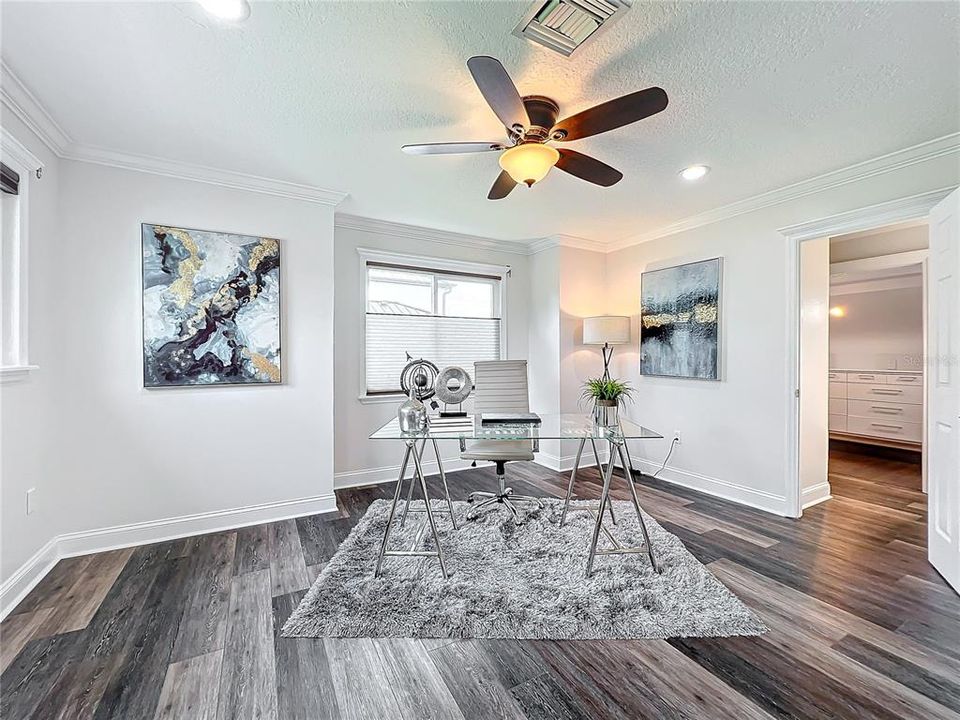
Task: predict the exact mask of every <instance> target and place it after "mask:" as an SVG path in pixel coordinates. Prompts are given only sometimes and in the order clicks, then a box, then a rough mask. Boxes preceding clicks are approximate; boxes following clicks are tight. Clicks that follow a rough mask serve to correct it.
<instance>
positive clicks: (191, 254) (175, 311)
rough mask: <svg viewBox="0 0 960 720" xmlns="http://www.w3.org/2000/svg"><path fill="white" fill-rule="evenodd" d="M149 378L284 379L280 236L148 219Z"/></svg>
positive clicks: (160, 383) (157, 382)
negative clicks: (152, 222) (150, 222)
mask: <svg viewBox="0 0 960 720" xmlns="http://www.w3.org/2000/svg"><path fill="white" fill-rule="evenodd" d="M141 235H142V242H143V384H144V386H145V387H170V386H177V385H235V384H247V383H279V382H280V243H279V242H278V241H277V240H273V239H270V238H263V237H254V236H250V235H231V234H228V233H221V232H208V231H205V230H189V229H186V228H179V227H170V226H166V225H148V224H144V225H142V226H141Z"/></svg>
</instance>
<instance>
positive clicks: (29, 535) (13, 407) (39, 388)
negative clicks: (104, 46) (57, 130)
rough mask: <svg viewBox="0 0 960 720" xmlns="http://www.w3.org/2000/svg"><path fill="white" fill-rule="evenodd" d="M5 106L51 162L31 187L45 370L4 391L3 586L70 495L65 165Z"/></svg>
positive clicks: (32, 313)
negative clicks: (59, 463)
mask: <svg viewBox="0 0 960 720" xmlns="http://www.w3.org/2000/svg"><path fill="white" fill-rule="evenodd" d="M0 107H2V109H3V115H2V122H3V127H4V130H6V131H8V132H10V134H11V135H13V137H15V138H16V139H17V140H19V141H20V143H21V144H23V145H24V146H26V148H27V149H28V150H30V152H32V153H33V154H34V155H35V156H36V157H37V158H39V159H40V160H41V161H42V162H43V163H44V169H43V178H42V179H41V180H36V179H35V178H30V177H28V178H23V179H22V181H24V182H27V183H29V184H30V190H29V194H30V201H29V205H30V207H29V228H30V237H29V247H28V248H27V252H28V278H27V286H28V292H29V302H28V306H29V320H30V332H29V337H28V343H29V357H30V362H31V363H32V364H34V365H39V366H40V369H39V370H34V371H33V372H31V373H30V374H29V375H28V376H27V378H26V379H24V380H21V381H17V382H16V383H10V384H5V385H2V386H0V581H4V580H6V579H7V578H9V577H10V576H11V575H12V574H13V573H14V572H15V571H16V570H17V569H18V568H19V567H21V566H22V565H23V564H24V562H26V560H27V559H28V558H30V557H31V556H32V555H33V554H34V553H36V552H37V551H38V550H40V549H41V548H42V547H43V546H44V545H45V544H46V543H47V541H48V540H50V537H51V533H50V529H51V527H53V526H54V524H55V522H56V520H57V518H58V517H59V516H60V514H61V509H60V508H59V507H58V503H57V501H56V500H55V498H57V497H59V496H61V495H62V494H63V493H64V492H66V488H67V486H68V480H67V478H65V477H63V476H61V475H59V474H56V473H54V472H53V471H52V468H53V464H54V462H55V461H56V459H57V458H56V455H57V453H56V452H55V451H54V450H53V447H54V446H53V445H52V443H51V435H52V433H53V432H54V427H55V425H56V424H57V423H58V420H59V408H60V406H61V403H60V402H59V398H58V396H57V395H56V393H55V390H54V382H53V367H54V366H55V363H56V358H57V356H58V355H60V354H62V353H63V352H64V348H63V346H62V345H61V343H60V341H59V327H58V326H57V324H56V323H54V322H52V321H53V320H54V319H55V318H56V317H57V313H58V311H59V308H60V307H61V306H62V305H63V304H64V302H65V299H66V298H65V296H63V295H61V294H60V293H59V292H58V285H59V282H58V277H59V274H60V267H59V265H58V263H57V262H56V260H57V255H56V253H57V246H58V245H59V244H60V241H61V238H60V237H59V233H58V227H57V207H58V183H59V170H60V168H59V162H58V161H57V158H56V156H55V155H53V154H52V153H51V152H50V151H49V150H48V149H47V147H46V146H45V145H44V144H43V143H41V142H40V140H39V139H38V138H37V137H36V136H35V135H34V134H33V133H32V132H31V131H30V130H28V129H27V128H26V127H25V126H24V125H23V124H22V123H21V122H20V121H19V120H18V119H17V118H16V117H14V116H12V114H10V113H8V112H6V106H0ZM29 488H36V491H37V492H36V498H35V499H36V506H35V507H36V509H35V511H34V512H33V514H31V515H29V516H28V515H27V514H26V492H27V490H28V489H29Z"/></svg>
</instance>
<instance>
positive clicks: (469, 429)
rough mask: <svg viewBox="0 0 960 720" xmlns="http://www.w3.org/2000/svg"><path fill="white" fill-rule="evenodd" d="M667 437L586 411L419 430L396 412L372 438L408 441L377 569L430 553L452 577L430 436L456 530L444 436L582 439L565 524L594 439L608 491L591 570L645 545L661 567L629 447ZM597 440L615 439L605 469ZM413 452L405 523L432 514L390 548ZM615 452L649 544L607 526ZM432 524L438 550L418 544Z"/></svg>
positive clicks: (451, 422)
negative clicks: (429, 471)
mask: <svg viewBox="0 0 960 720" xmlns="http://www.w3.org/2000/svg"><path fill="white" fill-rule="evenodd" d="M662 437H663V436H662V435H660V434H659V433H657V432H654V431H653V430H649V429H648V428H645V427H643V426H642V425H638V424H636V423H634V422H631V421H630V420H626V419H621V420H620V422H619V424H617V425H613V426H604V425H598V424H597V423H595V422H594V421H593V418H592V417H591V416H590V415H586V414H583V413H560V414H554V415H541V416H540V424H538V425H535V424H527V423H497V424H488V425H484V424H483V423H482V421H481V416H479V415H472V416H471V415H468V416H467V417H465V418H442V419H438V418H433V419H432V421H431V422H429V423H428V425H427V427H426V429H424V430H420V431H417V432H402V431H401V430H400V422H399V420H398V419H397V418H393V419H392V420H390V422H388V423H386V424H385V425H383V426H382V427H381V428H379V429H378V430H377V431H376V432H374V433H373V434H372V435H370V439H371V440H400V441H403V443H404V445H405V446H406V451H405V453H404V456H403V462H402V463H401V465H400V477H399V479H398V482H397V487H396V489H395V491H394V495H393V503H392V504H391V506H390V514H389V516H388V519H387V527H386V529H385V531H384V534H383V540H382V542H381V545H380V554H379V556H378V558H377V564H376V568H375V570H374V575H375V576H379V575H380V571H381V568H382V566H383V559H384V557H388V556H406V557H410V556H415V557H425V556H426V557H436V558H437V559H438V560H439V562H440V570H441V572H442V573H443V576H444V577H445V578H446V577H448V574H447V569H446V566H445V564H444V559H443V552H442V550H441V547H440V537H439V535H438V533H437V526H436V521H435V519H434V514H435V513H437V512H440V511H439V510H436V509H432V508H431V506H430V502H429V495H428V493H427V484H426V480H425V478H424V474H423V467H422V464H421V458H422V456H423V452H424V450H425V448H426V444H427V441H430V443H431V444H432V445H433V450H434V454H435V455H436V458H437V465H438V467H439V470H440V478H441V481H442V482H443V490H444V493H445V495H446V503H447V512H448V513H449V515H450V520H451V524H452V525H453V529H454V530H456V529H457V521H456V517H455V514H454V510H453V503H452V502H451V500H450V492H449V490H448V489H447V478H446V474H445V473H444V470H443V462H442V460H441V459H440V449H439V447H438V442H439V441H443V440H448V441H449V440H457V441H458V442H459V443H460V448H461V451H462V450H463V449H464V448H465V447H466V443H467V441H468V440H485V441H490V440H494V441H496V440H503V441H517V440H529V441H531V442H532V443H533V450H534V452H536V451H537V450H538V447H537V446H538V444H539V441H540V440H578V441H579V447H578V449H577V456H576V460H575V461H574V463H573V470H572V471H571V473H570V482H569V484H568V486H567V495H566V499H565V501H564V506H563V514H562V515H561V518H560V526H561V527H562V526H563V524H564V522H565V520H566V516H567V510H568V508H569V505H570V499H571V497H572V496H573V485H574V481H575V480H576V476H577V469H578V466H579V465H580V458H581V456H582V454H583V449H584V447H585V445H586V443H587V441H589V442H590V444H591V447H592V450H593V456H594V460H595V462H596V465H597V469H598V470H599V471H600V474H601V476H602V477H603V491H602V493H601V495H600V505H599V508H598V510H597V512H596V518H597V520H596V523H595V525H594V530H593V538H592V540H591V543H590V554H589V558H588V560H587V576H588V577H589V576H590V575H591V574H592V572H593V562H594V558H595V557H596V556H597V555H619V554H627V553H636V552H640V551H644V550H645V551H646V553H647V555H648V556H649V558H650V564H651V565H652V566H653V569H654V570H655V571H657V572H659V570H660V568H659V566H658V564H657V561H656V556H655V554H654V550H653V547H652V546H651V544H650V536H649V534H648V533H647V528H646V525H645V523H644V521H643V514H642V513H641V510H640V501H639V499H638V497H637V490H636V488H635V487H634V485H633V472H632V464H631V461H630V457H629V451H628V450H627V448H626V441H627V440H647V439H660V438H662ZM597 441H600V442H606V443H607V444H608V445H609V458H610V461H609V462H608V463H607V467H606V468H605V469H604V467H603V465H602V463H601V462H600V454H599V452H598V450H597ZM418 445H419V448H418ZM411 458H413V464H414V473H413V476H412V477H411V478H410V483H409V486H408V491H407V502H406V503H405V504H404V506H403V512H402V513H401V517H400V525H401V526H403V525H404V523H405V522H406V518H407V513H408V512H423V513H424V514H425V515H426V519H425V521H424V522H423V524H422V525H421V526H420V530H419V531H418V532H417V536H416V538H415V540H414V542H413V545H411V546H410V548H409V549H408V550H388V548H387V546H388V543H389V540H390V531H391V528H392V526H393V520H394V516H395V514H396V510H397V505H398V503H399V500H400V494H401V491H402V487H403V484H404V480H405V478H406V473H407V465H408V464H409V461H410V459H411ZM614 458H619V460H620V463H621V465H622V466H623V468H624V475H625V479H626V483H627V486H628V487H629V489H630V493H631V497H632V499H633V505H634V509H635V511H636V514H637V520H638V522H639V525H640V529H641V531H642V533H643V540H644V545H643V546H641V547H625V546H623V545H621V544H620V543H619V542H618V541H617V540H616V539H615V538H614V537H613V535H612V534H611V533H610V532H609V531H608V530H607V528H606V527H604V524H603V515H604V511H605V510H608V511H609V514H610V518H611V520H612V521H613V522H614V523H615V522H616V520H615V519H614V514H613V502H612V501H611V500H610V497H609V496H610V484H611V481H612V479H613V465H614V463H613V460H614ZM414 484H418V485H419V486H420V490H421V493H422V494H423V497H424V500H425V502H424V509H423V510H412V509H410V504H411V501H412V500H413V488H414ZM428 525H429V527H430V530H431V534H432V536H433V540H434V543H435V545H436V548H437V549H436V551H427V550H419V549H418V547H419V544H420V540H421V539H422V536H423V533H424V531H425V529H426V527H427V526H428ZM601 531H603V532H604V533H605V534H606V536H607V538H608V539H609V540H610V542H611V543H612V545H613V547H612V549H604V550H598V549H597V542H598V539H599V536H600V532H601Z"/></svg>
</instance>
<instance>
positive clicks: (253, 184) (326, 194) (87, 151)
mask: <svg viewBox="0 0 960 720" xmlns="http://www.w3.org/2000/svg"><path fill="white" fill-rule="evenodd" d="M61 157H63V158H64V159H66V160H75V161H77V162H86V163H92V164H95V165H105V166H107V167H113V168H120V169H122V170H134V171H136V172H144V173H150V174H151V175H162V176H164V177H171V178H177V179H179V180H192V181H194V182H201V183H207V184H208V185H218V186H220V187H225V188H230V189H232V190H246V191H249V192H256V193H261V194H263V195H274V196H276V197H284V198H290V199H291V200H300V201H303V202H312V203H319V204H321V205H332V206H336V205H339V204H340V203H341V202H342V201H343V199H344V198H345V197H346V196H347V193H344V192H340V191H337V190H326V189H324V188H319V187H315V186H313V185H303V184H300V183H293V182H288V181H286V180H277V179H274V178H267V177H261V176H260V175H249V174H247V173H241V172H236V171H234V170H221V169H219V168H213V167H207V166H205V165H194V164H193V163H185V162H180V161H178V160H165V159H164V158H158V157H152V156H150V155H135V154H133V153H124V152H117V151H116V150H107V149H106V148H97V147H93V146H90V145H76V144H74V145H71V146H70V147H68V148H67V150H66V152H64V153H63V154H62V155H61Z"/></svg>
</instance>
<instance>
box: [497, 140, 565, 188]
mask: <svg viewBox="0 0 960 720" xmlns="http://www.w3.org/2000/svg"><path fill="white" fill-rule="evenodd" d="M559 159H560V153H559V152H558V151H557V149H556V148H553V147H550V146H549V145H541V144H540V143H524V144H523V145H517V146H516V147H512V148H510V149H509V150H507V151H506V152H504V153H503V154H502V155H501V156H500V167H501V168H503V169H504V170H506V171H507V174H508V175H510V177H512V178H513V179H514V180H515V181H516V182H517V183H523V184H524V185H526V186H527V187H530V186H532V185H533V184H534V183H536V182H540V181H541V180H543V178H545V177H546V176H547V173H548V172H550V168H552V167H553V166H554V165H556V164H557V161H558V160H559Z"/></svg>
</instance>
